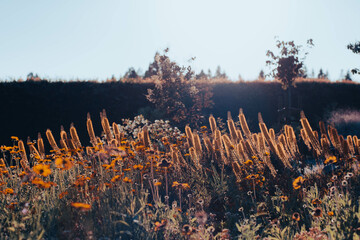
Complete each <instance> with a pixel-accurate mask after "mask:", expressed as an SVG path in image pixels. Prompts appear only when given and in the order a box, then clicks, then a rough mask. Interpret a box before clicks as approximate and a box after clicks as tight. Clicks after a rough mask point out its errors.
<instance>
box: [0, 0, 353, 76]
mask: <svg viewBox="0 0 360 240" xmlns="http://www.w3.org/2000/svg"><path fill="white" fill-rule="evenodd" d="M359 10H360V1H359V0H343V1H340V0H249V1H244V0H233V1H230V0H222V1H220V0H219V1H212V0H153V1H152V0H143V1H140V0H101V1H100V0H83V1H80V0H78V1H77V0H58V1H55V0H53V1H49V0H31V1H30V0H22V1H20V0H1V1H0V79H9V78H12V77H15V78H18V77H22V78H25V77H26V75H27V74H28V73H29V72H34V73H38V74H39V75H40V76H42V77H47V78H51V79H59V78H62V79H75V78H80V79H99V80H104V79H106V78H108V77H111V75H112V74H114V75H115V76H116V77H117V78H118V77H119V76H120V75H123V74H124V73H125V72H126V70H127V69H128V68H129V67H134V68H135V69H139V68H140V69H142V70H143V72H144V71H145V70H146V69H147V67H148V65H149V63H150V62H152V61H153V57H154V55H155V52H156V51H162V50H163V49H165V48H167V47H169V48H170V53H169V56H170V57H171V58H172V59H173V60H175V61H176V62H178V63H179V64H180V65H188V64H190V65H191V66H192V67H193V68H194V69H195V70H196V71H200V70H201V69H204V70H207V69H209V68H210V69H211V70H212V72H214V71H215V69H216V66H217V65H220V66H221V67H222V69H223V70H225V72H226V73H227V74H228V75H229V76H230V77H231V78H232V79H233V80H237V78H238V75H239V74H241V76H242V77H243V78H244V79H247V80H252V79H254V78H256V77H257V76H258V74H259V71H260V70H261V69H264V70H265V72H268V71H269V69H268V68H266V66H265V61H266V56H265V54H266V50H267V49H274V45H275V40H274V36H279V38H280V39H283V40H286V41H287V40H294V41H295V43H297V44H305V42H306V39H308V38H313V40H314V43H315V47H314V48H312V49H310V52H309V56H308V58H307V59H306V61H305V64H306V66H307V67H308V69H309V72H311V69H314V70H315V73H316V74H317V73H318V71H319V69H320V68H323V69H324V70H325V71H326V70H328V71H329V74H330V78H331V79H332V80H337V79H339V77H340V71H341V69H343V70H344V72H346V70H348V69H351V68H352V67H360V55H356V54H353V53H352V52H351V51H350V50H347V49H346V46H347V44H348V43H353V42H355V41H359V40H360V29H359V23H360V14H359ZM191 57H196V60H195V61H194V62H191V63H189V62H188V59H190V58H191ZM354 78H355V77H354ZM356 80H358V81H360V77H356Z"/></svg>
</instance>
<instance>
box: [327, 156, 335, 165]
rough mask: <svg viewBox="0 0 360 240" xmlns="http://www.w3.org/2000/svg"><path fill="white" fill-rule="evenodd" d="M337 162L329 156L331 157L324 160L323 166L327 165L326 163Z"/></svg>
mask: <svg viewBox="0 0 360 240" xmlns="http://www.w3.org/2000/svg"><path fill="white" fill-rule="evenodd" d="M336 162H337V159H336V157H335V156H331V157H328V158H327V159H326V160H325V162H324V163H325V164H328V163H336Z"/></svg>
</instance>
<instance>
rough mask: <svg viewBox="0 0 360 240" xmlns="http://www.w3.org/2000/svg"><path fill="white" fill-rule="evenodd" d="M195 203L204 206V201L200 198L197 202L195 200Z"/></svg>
mask: <svg viewBox="0 0 360 240" xmlns="http://www.w3.org/2000/svg"><path fill="white" fill-rule="evenodd" d="M197 203H198V204H200V205H201V206H202V205H204V200H203V199H202V198H200V199H199V200H197Z"/></svg>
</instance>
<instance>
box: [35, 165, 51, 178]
mask: <svg viewBox="0 0 360 240" xmlns="http://www.w3.org/2000/svg"><path fill="white" fill-rule="evenodd" d="M33 170H34V172H35V173H37V174H39V175H41V176H44V177H47V176H49V175H50V174H51V169H50V166H49V165H45V164H38V165H36V166H34V167H33Z"/></svg>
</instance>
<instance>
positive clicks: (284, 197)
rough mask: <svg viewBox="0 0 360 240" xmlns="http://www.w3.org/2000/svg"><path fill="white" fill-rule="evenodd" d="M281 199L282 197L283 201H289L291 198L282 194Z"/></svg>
mask: <svg viewBox="0 0 360 240" xmlns="http://www.w3.org/2000/svg"><path fill="white" fill-rule="evenodd" d="M280 199H281V201H282V202H287V201H289V198H288V197H287V196H281V197H280Z"/></svg>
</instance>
